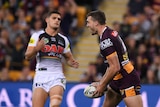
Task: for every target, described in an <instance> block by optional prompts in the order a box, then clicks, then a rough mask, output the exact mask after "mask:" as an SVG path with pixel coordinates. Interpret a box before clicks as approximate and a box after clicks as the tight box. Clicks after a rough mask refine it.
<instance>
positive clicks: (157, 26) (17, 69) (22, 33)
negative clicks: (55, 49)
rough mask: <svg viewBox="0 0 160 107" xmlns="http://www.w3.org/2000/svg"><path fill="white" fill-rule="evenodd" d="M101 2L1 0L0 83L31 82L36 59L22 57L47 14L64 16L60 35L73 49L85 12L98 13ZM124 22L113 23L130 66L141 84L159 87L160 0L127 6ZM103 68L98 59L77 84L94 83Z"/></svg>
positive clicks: (136, 1)
mask: <svg viewBox="0 0 160 107" xmlns="http://www.w3.org/2000/svg"><path fill="white" fill-rule="evenodd" d="M101 1H102V0H0V81H32V79H33V75H34V72H32V71H34V69H35V59H33V60H32V61H30V62H28V61H26V60H25V59H24V52H25V49H26V46H27V43H28V41H29V39H30V36H31V35H32V34H33V33H34V32H36V31H39V30H42V29H44V27H45V23H44V17H45V14H46V13H47V12H48V11H51V10H58V11H59V12H60V13H61V14H62V23H61V27H60V32H61V33H62V34H64V35H65V36H66V37H67V38H68V39H69V40H70V43H71V48H74V46H75V44H76V43H77V42H78V38H79V37H80V35H81V34H82V32H83V28H84V25H85V15H86V13H87V11H90V10H96V9H98V5H99V3H100V2H101ZM127 7H128V8H127V9H126V12H125V13H124V15H123V21H122V22H119V21H114V22H113V26H112V27H113V29H115V30H117V31H118V32H119V33H120V36H121V37H122V39H123V40H124V41H125V44H126V46H127V48H128V54H129V57H130V60H131V61H132V63H133V64H134V66H135V68H136V69H137V70H138V72H139V74H140V75H141V81H142V83H147V84H157V83H160V0H128V5H127ZM106 69H107V64H106V63H105V62H104V61H103V59H102V57H101V56H100V55H97V58H96V61H95V62H91V63H89V64H88V68H87V69H86V71H84V74H83V75H81V78H80V81H81V82H92V81H98V80H99V79H100V78H101V77H102V76H103V75H104V73H105V71H106Z"/></svg>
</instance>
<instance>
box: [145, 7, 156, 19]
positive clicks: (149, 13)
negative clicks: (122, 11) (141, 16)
mask: <svg viewBox="0 0 160 107" xmlns="http://www.w3.org/2000/svg"><path fill="white" fill-rule="evenodd" d="M144 13H145V15H146V17H147V19H149V20H150V21H151V18H152V16H153V15H154V14H155V12H154V10H153V8H152V7H151V6H150V5H149V4H148V5H145V7H144Z"/></svg>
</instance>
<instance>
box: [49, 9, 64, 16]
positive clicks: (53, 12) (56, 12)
mask: <svg viewBox="0 0 160 107" xmlns="http://www.w3.org/2000/svg"><path fill="white" fill-rule="evenodd" d="M52 14H59V15H60V16H61V13H59V12H58V11H56V10H53V11H50V12H48V13H47V15H46V17H49V16H51V15H52Z"/></svg>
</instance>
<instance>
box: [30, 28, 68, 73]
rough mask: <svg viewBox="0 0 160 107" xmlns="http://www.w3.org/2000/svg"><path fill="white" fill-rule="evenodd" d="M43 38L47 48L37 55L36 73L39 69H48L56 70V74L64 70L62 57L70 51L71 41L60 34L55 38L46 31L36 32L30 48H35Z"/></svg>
mask: <svg viewBox="0 0 160 107" xmlns="http://www.w3.org/2000/svg"><path fill="white" fill-rule="evenodd" d="M43 37H44V42H45V46H44V47H43V48H42V49H41V50H40V51H39V52H38V53H37V56H36V59H37V64H36V71H37V70H38V69H39V68H47V69H51V70H52V71H53V69H54V72H56V71H57V70H58V71H59V70H60V69H62V64H61V58H62V55H63V54H64V53H67V52H69V51H70V44H69V41H68V39H67V38H66V37H65V36H63V35H62V34H60V33H58V34H57V35H55V36H50V35H49V34H47V33H46V32H45V31H44V30H41V31H38V32H35V33H34V34H33V35H32V36H31V38H30V41H29V44H28V46H33V47H35V46H36V44H37V42H38V41H39V40H41V39H42V38H43ZM56 69H57V70H56ZM47 71H48V70H47ZM61 71H62V70H61Z"/></svg>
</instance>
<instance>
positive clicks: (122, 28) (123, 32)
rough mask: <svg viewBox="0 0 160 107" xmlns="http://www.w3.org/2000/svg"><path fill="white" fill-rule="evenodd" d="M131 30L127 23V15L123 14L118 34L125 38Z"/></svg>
mask: <svg viewBox="0 0 160 107" xmlns="http://www.w3.org/2000/svg"><path fill="white" fill-rule="evenodd" d="M130 32H131V25H130V24H129V15H127V14H125V15H123V21H122V23H121V24H120V30H119V33H120V36H121V38H122V39H123V40H125V39H126V38H127V37H128V36H129V34H130Z"/></svg>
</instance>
